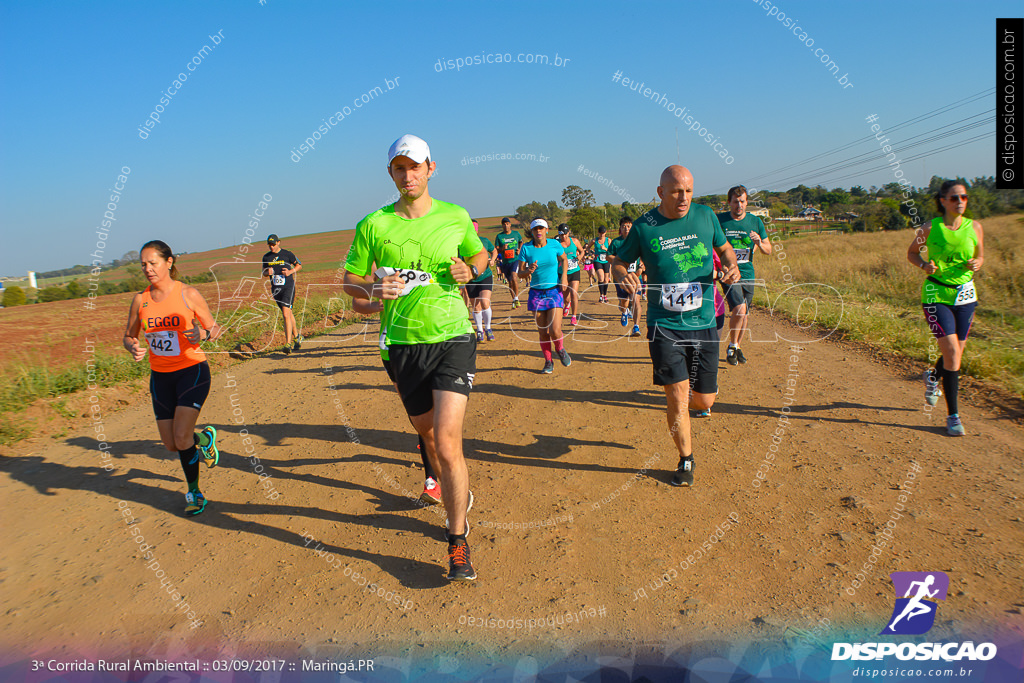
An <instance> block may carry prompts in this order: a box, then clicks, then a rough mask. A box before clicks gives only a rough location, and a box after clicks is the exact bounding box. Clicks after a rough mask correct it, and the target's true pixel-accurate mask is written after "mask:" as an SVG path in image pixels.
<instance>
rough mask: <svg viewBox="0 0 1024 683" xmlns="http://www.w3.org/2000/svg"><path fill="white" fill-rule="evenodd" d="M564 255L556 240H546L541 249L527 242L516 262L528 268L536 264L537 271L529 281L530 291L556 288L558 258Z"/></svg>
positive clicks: (557, 281)
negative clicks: (520, 262)
mask: <svg viewBox="0 0 1024 683" xmlns="http://www.w3.org/2000/svg"><path fill="white" fill-rule="evenodd" d="M564 253H565V249H564V248H563V247H562V245H561V244H559V243H558V240H548V241H547V244H545V245H544V246H543V247H535V246H534V245H533V242H527V243H526V244H524V245H523V246H522V248H521V249H520V250H519V257H518V258H517V259H516V260H518V261H522V262H523V263H525V264H526V265H528V266H529V265H532V264H534V263H536V264H537V271H536V272H535V273H534V274H533V278H531V280H530V289H551V288H552V287H557V286H558V283H559V279H558V257H559V256H560V255H561V254H564Z"/></svg>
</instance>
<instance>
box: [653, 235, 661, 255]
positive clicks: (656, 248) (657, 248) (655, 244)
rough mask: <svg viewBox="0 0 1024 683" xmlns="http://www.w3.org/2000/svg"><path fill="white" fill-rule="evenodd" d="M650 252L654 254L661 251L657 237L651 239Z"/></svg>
mask: <svg viewBox="0 0 1024 683" xmlns="http://www.w3.org/2000/svg"><path fill="white" fill-rule="evenodd" d="M651 251H652V252H654V253H655V254H657V253H658V252H659V251H661V240H659V239H658V238H657V237H653V238H651Z"/></svg>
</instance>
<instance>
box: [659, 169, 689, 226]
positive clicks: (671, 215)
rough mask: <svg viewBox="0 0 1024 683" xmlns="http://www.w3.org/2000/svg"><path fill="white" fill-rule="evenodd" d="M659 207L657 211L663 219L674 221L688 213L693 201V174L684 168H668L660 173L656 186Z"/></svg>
mask: <svg viewBox="0 0 1024 683" xmlns="http://www.w3.org/2000/svg"><path fill="white" fill-rule="evenodd" d="M658 197H660V198H661V206H659V207H658V210H659V211H660V212H661V215H663V216H664V217H665V218H668V219H670V220H676V219H678V218H682V217H683V216H685V215H686V214H687V213H688V212H689V211H690V202H691V201H693V174H692V173H690V169H688V168H686V167H685V166H669V167H668V168H666V169H665V170H664V171H662V172H661V184H660V185H659V186H658Z"/></svg>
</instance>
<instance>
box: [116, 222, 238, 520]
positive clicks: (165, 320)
mask: <svg viewBox="0 0 1024 683" xmlns="http://www.w3.org/2000/svg"><path fill="white" fill-rule="evenodd" d="M140 257H141V261H142V272H143V274H144V275H145V276H146V278H147V279H148V280H149V283H150V284H149V287H146V289H145V290H143V291H142V292H140V293H138V294H136V295H135V298H134V299H132V306H131V310H130V311H129V313H128V327H127V329H126V330H125V333H124V339H123V340H122V343H123V344H124V348H125V349H126V350H127V351H128V353H130V354H132V357H133V358H134V359H135V360H136V361H140V360H142V359H143V358H145V357H146V353H147V351H148V353H149V367H150V370H151V372H150V379H149V390H150V394H151V395H152V398H153V412H154V413H155V414H156V426H157V429H159V430H160V439H161V440H162V441H163V443H164V447H165V448H166V449H167V450H169V451H177V453H178V457H179V458H180V459H181V467H182V469H183V470H184V471H185V481H186V483H187V484H188V492H187V493H186V494H185V514H187V515H198V514H199V513H200V512H202V511H203V510H204V509H205V508H206V497H205V496H203V494H202V493H201V492H200V490H199V456H200V455H202V456H203V458H204V459H205V460H206V464H207V466H208V467H213V466H215V465H216V464H217V461H218V459H219V453H218V451H217V430H216V429H214V428H213V427H212V426H207V427H205V428H204V429H203V430H202V431H201V432H199V433H198V434H197V433H196V431H195V428H196V421H197V420H198V419H199V411H200V409H201V408H202V407H203V403H204V402H205V401H206V397H207V396H208V395H209V393H210V365H209V363H207V362H206V354H204V353H203V351H202V349H200V348H199V345H200V344H201V343H202V342H204V341H209V340H211V339H217V338H218V337H219V336H220V335H221V329H220V326H218V325H217V323H216V321H215V320H214V319H213V316H212V315H211V314H210V308H209V306H207V305H206V300H204V299H203V297H202V295H201V294H200V293H199V292H198V291H196V289H195V288H194V287H190V286H188V285H186V284H183V283H182V282H179V281H178V280H177V279H176V278H177V275H178V269H177V268H176V267H175V266H174V261H175V260H176V258H175V256H174V253H173V252H172V251H171V248H170V247H169V246H167V244H165V243H164V242H161V241H160V240H153V241H152V242H147V243H146V244H144V245H143V246H142V250H141V251H140ZM140 338H141V341H140Z"/></svg>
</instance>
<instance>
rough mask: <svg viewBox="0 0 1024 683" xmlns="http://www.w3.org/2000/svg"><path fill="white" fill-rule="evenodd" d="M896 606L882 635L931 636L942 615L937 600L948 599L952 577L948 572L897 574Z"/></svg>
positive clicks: (893, 583)
mask: <svg viewBox="0 0 1024 683" xmlns="http://www.w3.org/2000/svg"><path fill="white" fill-rule="evenodd" d="M889 576H891V577H892V585H893V588H895V589H896V595H897V596H900V595H902V596H903V597H902V598H901V597H897V598H896V605H895V606H894V607H893V608H892V616H891V617H890V618H889V625H888V626H886V627H885V628H883V629H882V631H881V632H880V633H879V634H878V635H902V636H919V635H921V634H922V633H928V631H930V630H931V628H932V626H933V625H934V624H935V615H936V613H938V611H939V604H938V603H937V602H935V601H936V600H943V601H945V599H946V591H948V590H949V577H948V576H946V573H945V572H893V573H892V574H890V575H889Z"/></svg>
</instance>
